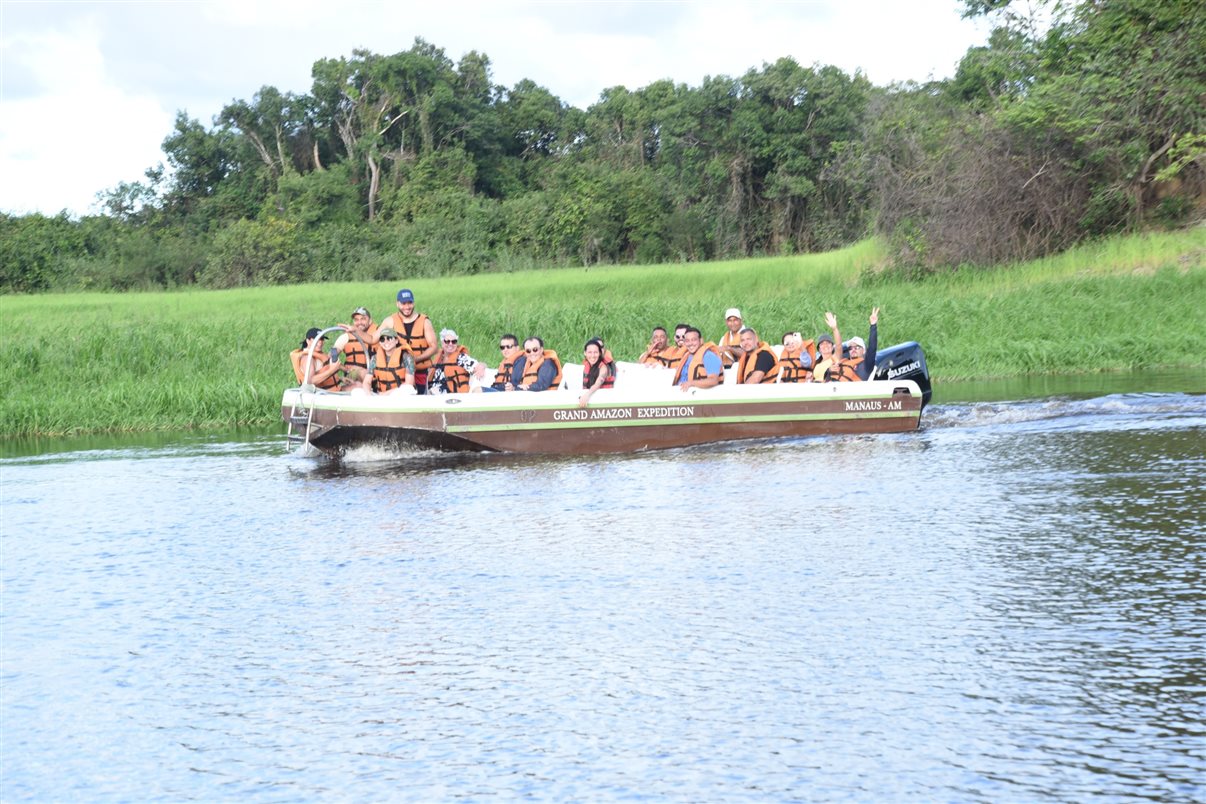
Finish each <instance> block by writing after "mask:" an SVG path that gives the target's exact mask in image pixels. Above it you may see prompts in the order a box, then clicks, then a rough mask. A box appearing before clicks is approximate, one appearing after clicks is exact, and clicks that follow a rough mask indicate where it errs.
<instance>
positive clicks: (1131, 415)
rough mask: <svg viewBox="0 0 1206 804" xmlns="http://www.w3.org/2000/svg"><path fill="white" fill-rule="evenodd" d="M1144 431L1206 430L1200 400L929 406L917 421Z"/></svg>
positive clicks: (1127, 398) (1204, 400)
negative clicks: (1132, 424)
mask: <svg viewBox="0 0 1206 804" xmlns="http://www.w3.org/2000/svg"><path fill="white" fill-rule="evenodd" d="M1128 420H1135V421H1139V420H1142V421H1143V422H1144V423H1145V426H1150V425H1151V422H1152V421H1161V422H1163V423H1164V424H1165V425H1166V426H1172V427H1202V426H1206V396H1203V395H1201V394H1184V393H1175V394H1110V395H1108V396H1102V397H1095V398H1091V399H1074V398H1070V397H1050V398H1047V399H1037V400H1024V401H1016V402H971V403H964V404H959V403H955V404H946V405H931V406H930V407H928V408H926V411H925V415H924V416H923V417H922V428H923V429H925V430H937V429H950V428H978V427H1001V426H1003V425H1004V426H1010V427H1014V428H1017V427H1020V428H1025V427H1026V426H1027V425H1037V426H1041V427H1042V428H1043V429H1051V428H1052V427H1053V426H1055V427H1060V428H1063V427H1067V428H1069V429H1101V428H1107V427H1111V428H1112V427H1125V426H1126V422H1127V421H1128Z"/></svg>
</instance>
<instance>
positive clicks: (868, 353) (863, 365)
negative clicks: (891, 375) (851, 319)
mask: <svg viewBox="0 0 1206 804" xmlns="http://www.w3.org/2000/svg"><path fill="white" fill-rule="evenodd" d="M867 320H868V321H869V322H870V323H871V329H870V331H869V332H868V333H867V340H866V342H864V341H863V339H862V338H860V337H858V336H857V335H856V336H855V337H853V338H851V339H850V340H848V341H846V342H845V343H842V335H841V333H840V332H838V323H837V316H836V315H834V314H833V313H825V323H827V324H828V325H829V326H830V328H831V329H832V330H833V342H834V343H835V344H838V343H841V344H842V348H838V347H837V346H835V347H834V350H833V365H831V366H830V367H829V372H828V380H829V381H830V382H859V381H860V380H866V379H867V378H869V377H870V376H871V372H872V371H875V354H876V347H877V345H878V340H879V332H878V329H879V326H878V325H879V308H878V307H875V308H873V309H872V310H871V316H870V317H869V318H868V319H867ZM847 350H848V356H847V354H843V352H844V351H847Z"/></svg>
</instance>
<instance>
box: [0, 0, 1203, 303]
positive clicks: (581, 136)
mask: <svg viewBox="0 0 1206 804" xmlns="http://www.w3.org/2000/svg"><path fill="white" fill-rule="evenodd" d="M1039 6H1040V7H1045V8H1046V9H1048V10H1049V11H1050V12H1051V13H1052V18H1051V22H1050V24H1048V25H1045V26H1039V25H1037V24H1036V23H1035V22H1034V20H1033V19H1032V18H1030V17H1027V16H1024V15H1023V14H1022V13H1021V12H1020V11H1018V8H1017V7H1016V5H1015V3H1013V2H1011V0H965V9H964V13H965V14H966V15H969V16H976V15H984V16H987V17H989V18H990V19H992V20H993V22H994V25H995V26H996V27H995V29H994V30H993V32H992V34H991V35H990V36H989V38H988V41H987V42H986V43H985V44H984V45H982V46H977V47H973V48H971V49H969V50H968V52H967V53H966V55H965V56H964V58H963V59H962V61H961V62H960V64H959V67H958V70H957V72H956V74H955V76H954V77H953V78H952V79H950V80H948V81H939V82H931V83H928V84H924V85H914V84H910V85H903V86H892V87H876V86H873V85H872V84H871V83H870V82H869V81H867V80H866V78H865V77H863V76H862V75H861V74H855V75H848V74H846V73H844V72H842V71H841V70H839V69H838V68H836V67H832V66H826V65H812V66H803V65H800V64H798V63H797V62H795V61H794V60H792V59H790V58H782V59H779V60H777V61H775V62H773V63H768V64H763V65H762V66H761V67H759V68H751V69H750V70H748V71H747V72H746V73H745V74H744V75H741V76H739V77H730V76H724V75H716V76H708V77H706V78H704V79H703V80H702V81H701V82H700V84H699V85H698V86H694V87H692V86H687V85H684V84H675V83H673V82H670V81H658V82H655V83H653V84H650V85H649V86H646V87H643V88H639V89H628V88H625V87H623V86H615V87H611V88H608V89H607V90H605V91H604V92H602V93H601V95H600V97H599V99H598V100H597V101H596V102H595V103H594V104H592V105H591V106H589V107H588V108H587V109H585V110H580V109H576V108H574V107H571V106H569V105H568V104H566V103H564V102H563V101H562V100H560V99H559V98H557V97H556V96H555V95H553V94H552V93H551V92H549V90H548V89H546V88H544V87H542V86H540V85H539V84H537V83H536V82H534V81H532V80H528V79H525V80H522V81H520V82H518V83H517V84H515V86H513V87H510V88H507V87H503V86H499V85H497V84H495V83H494V81H493V78H492V74H491V63H490V59H489V58H488V57H487V56H486V55H485V54H482V53H478V52H475V51H474V52H470V53H467V54H465V55H464V56H463V57H461V58H460V59H459V61H456V62H454V61H453V60H452V59H450V58H449V57H448V56H447V55H446V54H445V52H444V51H443V49H441V48H439V47H437V46H435V45H433V44H431V43H429V42H427V41H425V40H423V39H416V40H415V42H414V44H413V45H412V46H411V47H410V48H409V49H408V50H405V51H402V52H399V53H395V54H392V55H382V54H376V53H371V52H368V51H363V50H357V51H353V52H352V54H351V55H350V56H348V57H340V58H326V59H322V60H320V61H318V62H316V63H315V64H314V65H313V70H312V74H311V76H312V83H311V86H310V88H309V91H308V92H307V93H305V94H296V93H294V92H286V91H281V90H280V89H278V88H276V87H271V86H264V87H262V88H261V89H260V90H259V91H258V92H256V93H255V95H254V96H253V97H252V98H251V99H249V100H234V101H232V102H231V103H229V104H227V105H226V106H225V107H224V108H223V109H222V110H221V112H220V113H219V114H218V115H217V116H216V117H215V118H214V120H213V121H212V123H211V124H210V125H209V126H206V125H204V124H202V123H201V122H200V121H197V120H195V119H192V118H190V117H189V116H188V114H187V113H186V112H184V111H181V112H180V113H178V115H177V118H176V120H175V124H174V126H173V129H172V131H171V132H168V133H167V135H166V137H165V139H164V142H163V149H164V153H165V155H166V158H167V163H168V164H167V167H166V168H165V167H164V166H156V167H154V168H151V169H149V170H148V171H147V176H146V181H145V182H138V183H133V184H122V185H120V186H118V187H116V188H113V189H111V190H108V191H106V192H105V193H103V194H102V196H101V201H102V208H103V210H104V211H103V213H102V214H101V215H98V216H93V217H90V218H85V219H83V220H79V221H73V220H70V219H68V218H67V217H66V216H59V217H55V218H47V217H45V216H41V215H30V216H24V217H16V216H9V215H3V216H0V242H3V243H4V252H5V253H4V255H3V268H0V287H3V288H5V289H7V290H16V291H37V290H42V289H47V288H53V287H64V288H68V287H100V288H121V287H131V286H147V287H150V286H176V285H184V284H190V283H194V282H199V283H201V284H204V285H207V286H214V287H226V286H233V285H243V284H258V283H270V282H293V281H312V280H320V279H328V278H332V279H333V278H346V279H384V278H391V277H398V278H401V277H407V276H418V275H437V274H446V273H475V272H480V271H489V270H508V269H512V268H515V267H526V266H531V265H590V264H594V263H600V262H602V263H615V262H635V263H652V262H664V261H674V260H680V261H694V260H707V259H715V258H727V257H740V256H748V255H757V254H791V253H799V252H808V251H817V250H824V249H830V248H834V247H837V246H841V245H845V244H847V243H850V242H852V241H855V240H857V239H860V238H863V237H865V236H867V235H868V234H870V233H872V232H876V233H879V234H880V235H881V236H883V237H884V238H886V239H887V241H888V242H889V243H890V244H891V245H892V247H893V248H892V253H893V255H894V258H895V260H896V264H897V265H898V266H902V267H905V268H908V269H910V270H915V269H920V270H926V271H929V270H940V269H942V268H944V267H950V266H955V265H960V264H969V263H970V264H987V263H993V262H999V261H1002V260H1012V259H1023V258H1028V257H1033V256H1037V255H1040V254H1043V253H1047V252H1050V251H1053V250H1057V249H1062V248H1065V247H1067V246H1068V245H1070V244H1072V243H1075V242H1076V241H1078V240H1080V239H1083V238H1085V237H1091V236H1094V235H1098V234H1102V233H1106V232H1112V231H1117V230H1119V229H1124V228H1135V227H1139V226H1144V225H1149V224H1151V223H1153V222H1164V223H1176V222H1180V221H1184V220H1187V219H1192V218H1194V217H1200V216H1201V214H1202V208H1203V198H1204V197H1206V147H1204V142H1206V126H1204V116H1206V113H1204V112H1203V109H1204V107H1206V105H1204V104H1203V103H1202V99H1203V98H1204V97H1206V79H1204V76H1206V49H1203V48H1202V47H1201V43H1202V42H1203V41H1206V10H1204V9H1203V7H1202V5H1201V3H1199V2H1194V0H1082V2H1078V3H1056V2H1047V3H1040V4H1039ZM1026 8H1027V9H1030V8H1033V6H1032V5H1029V4H1028V5H1027V6H1026Z"/></svg>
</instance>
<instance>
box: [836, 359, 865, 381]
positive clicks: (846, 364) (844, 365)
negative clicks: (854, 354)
mask: <svg viewBox="0 0 1206 804" xmlns="http://www.w3.org/2000/svg"><path fill="white" fill-rule="evenodd" d="M862 364H863V359H862V358H861V357H860V358H859V359H858V360H851V359H850V358H845V359H844V360H839V361H838V362H836V363H834V364H833V365H832V366H830V367H829V379H830V380H833V381H836V382H862V381H863V378H862V377H860V376H858V367H859V366H861V365H862Z"/></svg>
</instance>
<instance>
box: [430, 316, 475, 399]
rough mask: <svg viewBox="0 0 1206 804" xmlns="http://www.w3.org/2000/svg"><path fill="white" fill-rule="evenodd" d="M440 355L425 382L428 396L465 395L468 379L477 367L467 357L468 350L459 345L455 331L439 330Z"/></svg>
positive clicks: (437, 356) (459, 341) (470, 358)
mask: <svg viewBox="0 0 1206 804" xmlns="http://www.w3.org/2000/svg"><path fill="white" fill-rule="evenodd" d="M440 345H441V347H442V348H441V349H440V353H439V354H438V355H436V359H435V362H434V364H433V365H432V368H431V373H430V376H429V378H428V381H427V393H429V394H467V393H469V377H470V375H471V374H472V373H473V371H474V369H475V368H476V367H477V361H476V360H474V359H473V358H472V357H470V356H469V350H468V349H466V348H465V347H464V346H462V345H461V339H460V336H459V335H457V334H456V330H451V329H442V330H440Z"/></svg>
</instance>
